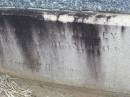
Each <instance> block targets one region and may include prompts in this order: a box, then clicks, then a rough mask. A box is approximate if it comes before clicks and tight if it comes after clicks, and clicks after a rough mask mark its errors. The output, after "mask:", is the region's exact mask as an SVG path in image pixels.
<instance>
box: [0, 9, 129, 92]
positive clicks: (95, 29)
mask: <svg viewBox="0 0 130 97" xmlns="http://www.w3.org/2000/svg"><path fill="white" fill-rule="evenodd" d="M122 17H127V18H122ZM129 19H130V16H129V15H115V14H93V13H91V14H90V13H88V14H87V13H84V14H83V13H73V14H70V13H62V12H59V13H52V12H40V13H37V12H33V11H31V12H30V11H0V66H1V71H3V72H10V73H12V74H16V75H18V76H25V77H28V78H33V79H38V80H44V81H51V82H56V83H60V84H66V85H74V86H79V87H87V88H95V89H104V90H108V91H115V92H127V93H128V92H129V91H130V86H129V85H130V42H129V40H130V27H129V26H128V25H129V23H128V21H127V20H129ZM116 20H118V21H116ZM87 21H88V22H87ZM125 25H126V26H125Z"/></svg>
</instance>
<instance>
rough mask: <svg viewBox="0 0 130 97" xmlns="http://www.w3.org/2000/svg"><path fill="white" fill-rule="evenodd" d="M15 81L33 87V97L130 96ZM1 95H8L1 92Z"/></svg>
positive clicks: (129, 96) (28, 81)
mask: <svg viewBox="0 0 130 97" xmlns="http://www.w3.org/2000/svg"><path fill="white" fill-rule="evenodd" d="M13 78H14V77H13ZM15 82H16V83H17V84H18V85H19V86H20V87H22V88H24V89H31V90H32V97H130V94H123V93H113V92H107V91H101V90H94V89H86V88H77V87H70V86H65V85H59V84H53V83H46V82H40V81H34V80H27V79H22V78H15ZM0 97H6V96H5V95H2V94H0Z"/></svg>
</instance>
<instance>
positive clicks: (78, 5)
mask: <svg viewBox="0 0 130 97" xmlns="http://www.w3.org/2000/svg"><path fill="white" fill-rule="evenodd" d="M0 2H1V3H0V7H16V8H41V9H50V10H78V11H81V10H93V11H112V12H121V13H130V2H129V0H0Z"/></svg>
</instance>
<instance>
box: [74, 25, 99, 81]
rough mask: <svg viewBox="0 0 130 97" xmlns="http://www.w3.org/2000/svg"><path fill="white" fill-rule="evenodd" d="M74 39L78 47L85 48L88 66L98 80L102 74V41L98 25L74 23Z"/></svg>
mask: <svg viewBox="0 0 130 97" xmlns="http://www.w3.org/2000/svg"><path fill="white" fill-rule="evenodd" d="M71 26H72V28H73V39H74V41H75V44H76V46H83V45H84V46H85V50H86V54H87V65H88V67H89V70H90V73H91V75H92V77H93V78H94V79H95V80H98V79H99V77H100V72H101V62H100V61H101V51H100V48H101V40H100V36H99V28H98V25H93V24H84V23H72V24H71Z"/></svg>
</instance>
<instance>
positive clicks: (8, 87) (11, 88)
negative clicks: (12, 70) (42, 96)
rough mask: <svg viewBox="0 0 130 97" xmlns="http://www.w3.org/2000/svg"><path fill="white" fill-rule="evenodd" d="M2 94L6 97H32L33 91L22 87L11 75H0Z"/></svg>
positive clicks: (0, 91) (0, 92)
mask: <svg viewBox="0 0 130 97" xmlns="http://www.w3.org/2000/svg"><path fill="white" fill-rule="evenodd" d="M0 94H3V95H4V96H6V97H31V95H32V91H31V90H30V89H24V88H22V87H20V86H19V85H18V84H17V83H16V82H15V78H11V77H10V76H9V75H4V74H3V75H0Z"/></svg>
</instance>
